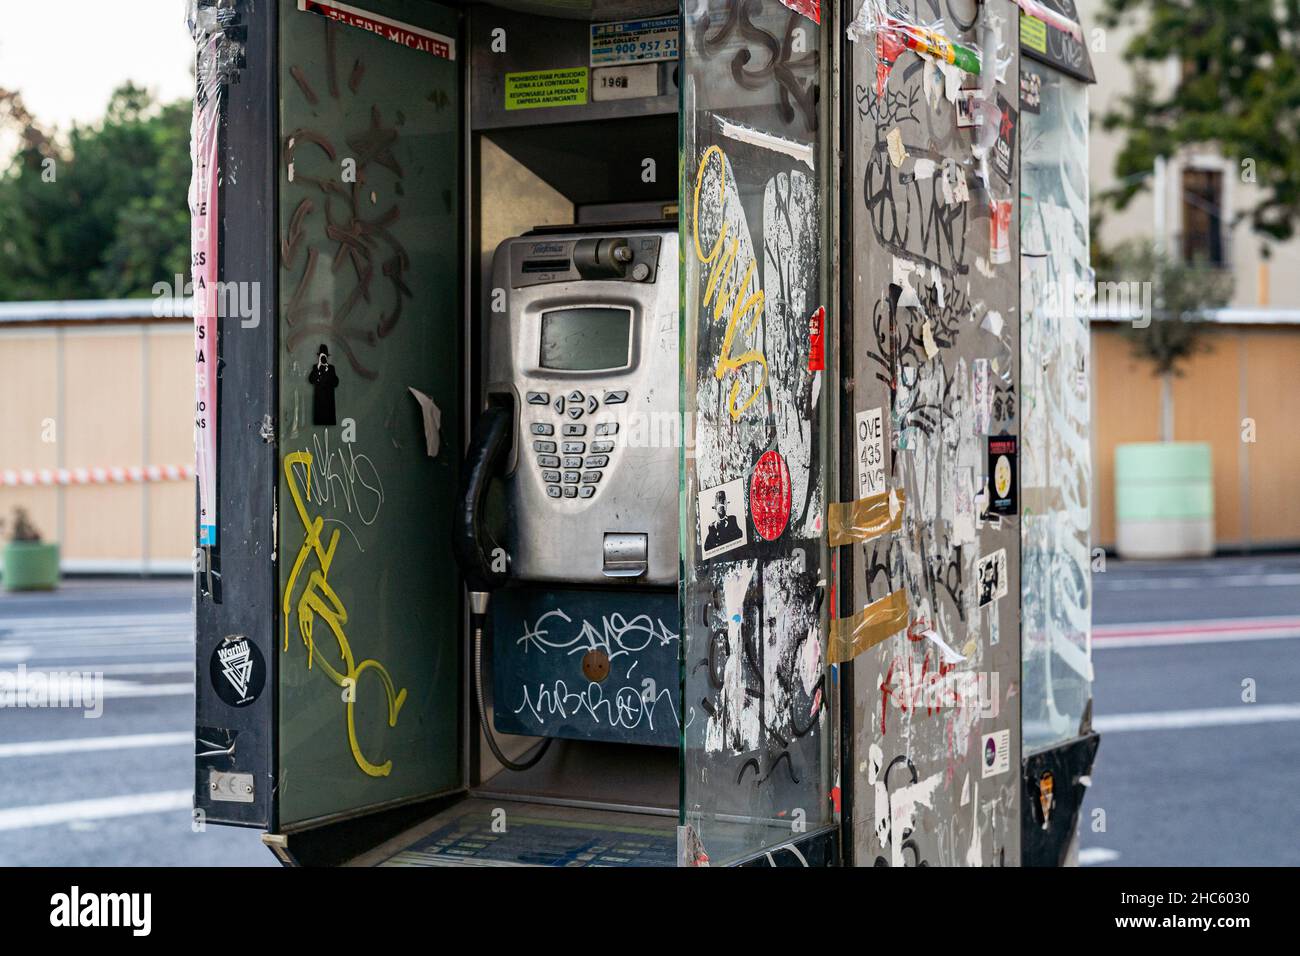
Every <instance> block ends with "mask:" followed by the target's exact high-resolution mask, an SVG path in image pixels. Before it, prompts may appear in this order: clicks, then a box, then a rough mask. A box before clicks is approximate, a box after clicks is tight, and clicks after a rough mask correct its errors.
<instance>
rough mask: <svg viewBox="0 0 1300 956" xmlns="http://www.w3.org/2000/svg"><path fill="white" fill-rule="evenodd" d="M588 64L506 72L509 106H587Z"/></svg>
mask: <svg viewBox="0 0 1300 956" xmlns="http://www.w3.org/2000/svg"><path fill="white" fill-rule="evenodd" d="M586 102H587V68H586V67H585V66H579V67H574V68H573V69H569V70H531V71H529V72H527V73H507V74H506V109H508V110H533V109H538V108H540V107H544V106H584V105H586Z"/></svg>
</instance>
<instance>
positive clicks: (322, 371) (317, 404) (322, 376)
mask: <svg viewBox="0 0 1300 956" xmlns="http://www.w3.org/2000/svg"><path fill="white" fill-rule="evenodd" d="M307 381H308V382H309V383H310V384H311V386H312V396H311V423H312V424H313V425H318V426H319V425H324V426H329V425H337V424H338V416H337V414H336V413H335V411H334V389H336V388H338V387H339V374H338V372H337V371H335V369H334V366H333V365H331V364H330V351H329V349H328V348H326V347H325V346H324V345H323V344H322V345H321V347H320V350H319V351H318V352H317V353H316V364H315V365H314V366H312V370H311V373H310V374H309V375H308V376H307Z"/></svg>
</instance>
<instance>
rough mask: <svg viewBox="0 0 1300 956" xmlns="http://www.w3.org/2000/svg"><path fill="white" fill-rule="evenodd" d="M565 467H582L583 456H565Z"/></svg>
mask: <svg viewBox="0 0 1300 956" xmlns="http://www.w3.org/2000/svg"><path fill="white" fill-rule="evenodd" d="M564 467H565V468H581V467H582V458H581V457H579V456H577V455H574V456H572V457H569V458H565V459H564Z"/></svg>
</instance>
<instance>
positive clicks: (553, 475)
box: [542, 471, 560, 485]
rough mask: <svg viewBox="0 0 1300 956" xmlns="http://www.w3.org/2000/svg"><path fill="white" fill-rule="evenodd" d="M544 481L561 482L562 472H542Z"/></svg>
mask: <svg viewBox="0 0 1300 956" xmlns="http://www.w3.org/2000/svg"><path fill="white" fill-rule="evenodd" d="M542 481H546V482H550V483H551V484H553V485H557V484H559V483H560V473H559V472H558V471H544V472H542Z"/></svg>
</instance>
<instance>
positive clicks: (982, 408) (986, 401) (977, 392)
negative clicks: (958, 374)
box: [971, 358, 993, 435]
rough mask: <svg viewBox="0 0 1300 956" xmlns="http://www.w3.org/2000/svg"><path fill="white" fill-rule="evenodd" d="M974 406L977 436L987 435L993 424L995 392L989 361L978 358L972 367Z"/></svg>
mask: <svg viewBox="0 0 1300 956" xmlns="http://www.w3.org/2000/svg"><path fill="white" fill-rule="evenodd" d="M971 390H972V391H973V392H974V397H973V398H972V404H973V405H974V406H975V434H976V435H987V434H988V433H989V426H991V425H992V424H993V390H992V387H991V385H990V383H989V360H988V359H986V358H977V359H976V360H975V362H974V363H973V364H972V366H971Z"/></svg>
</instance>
